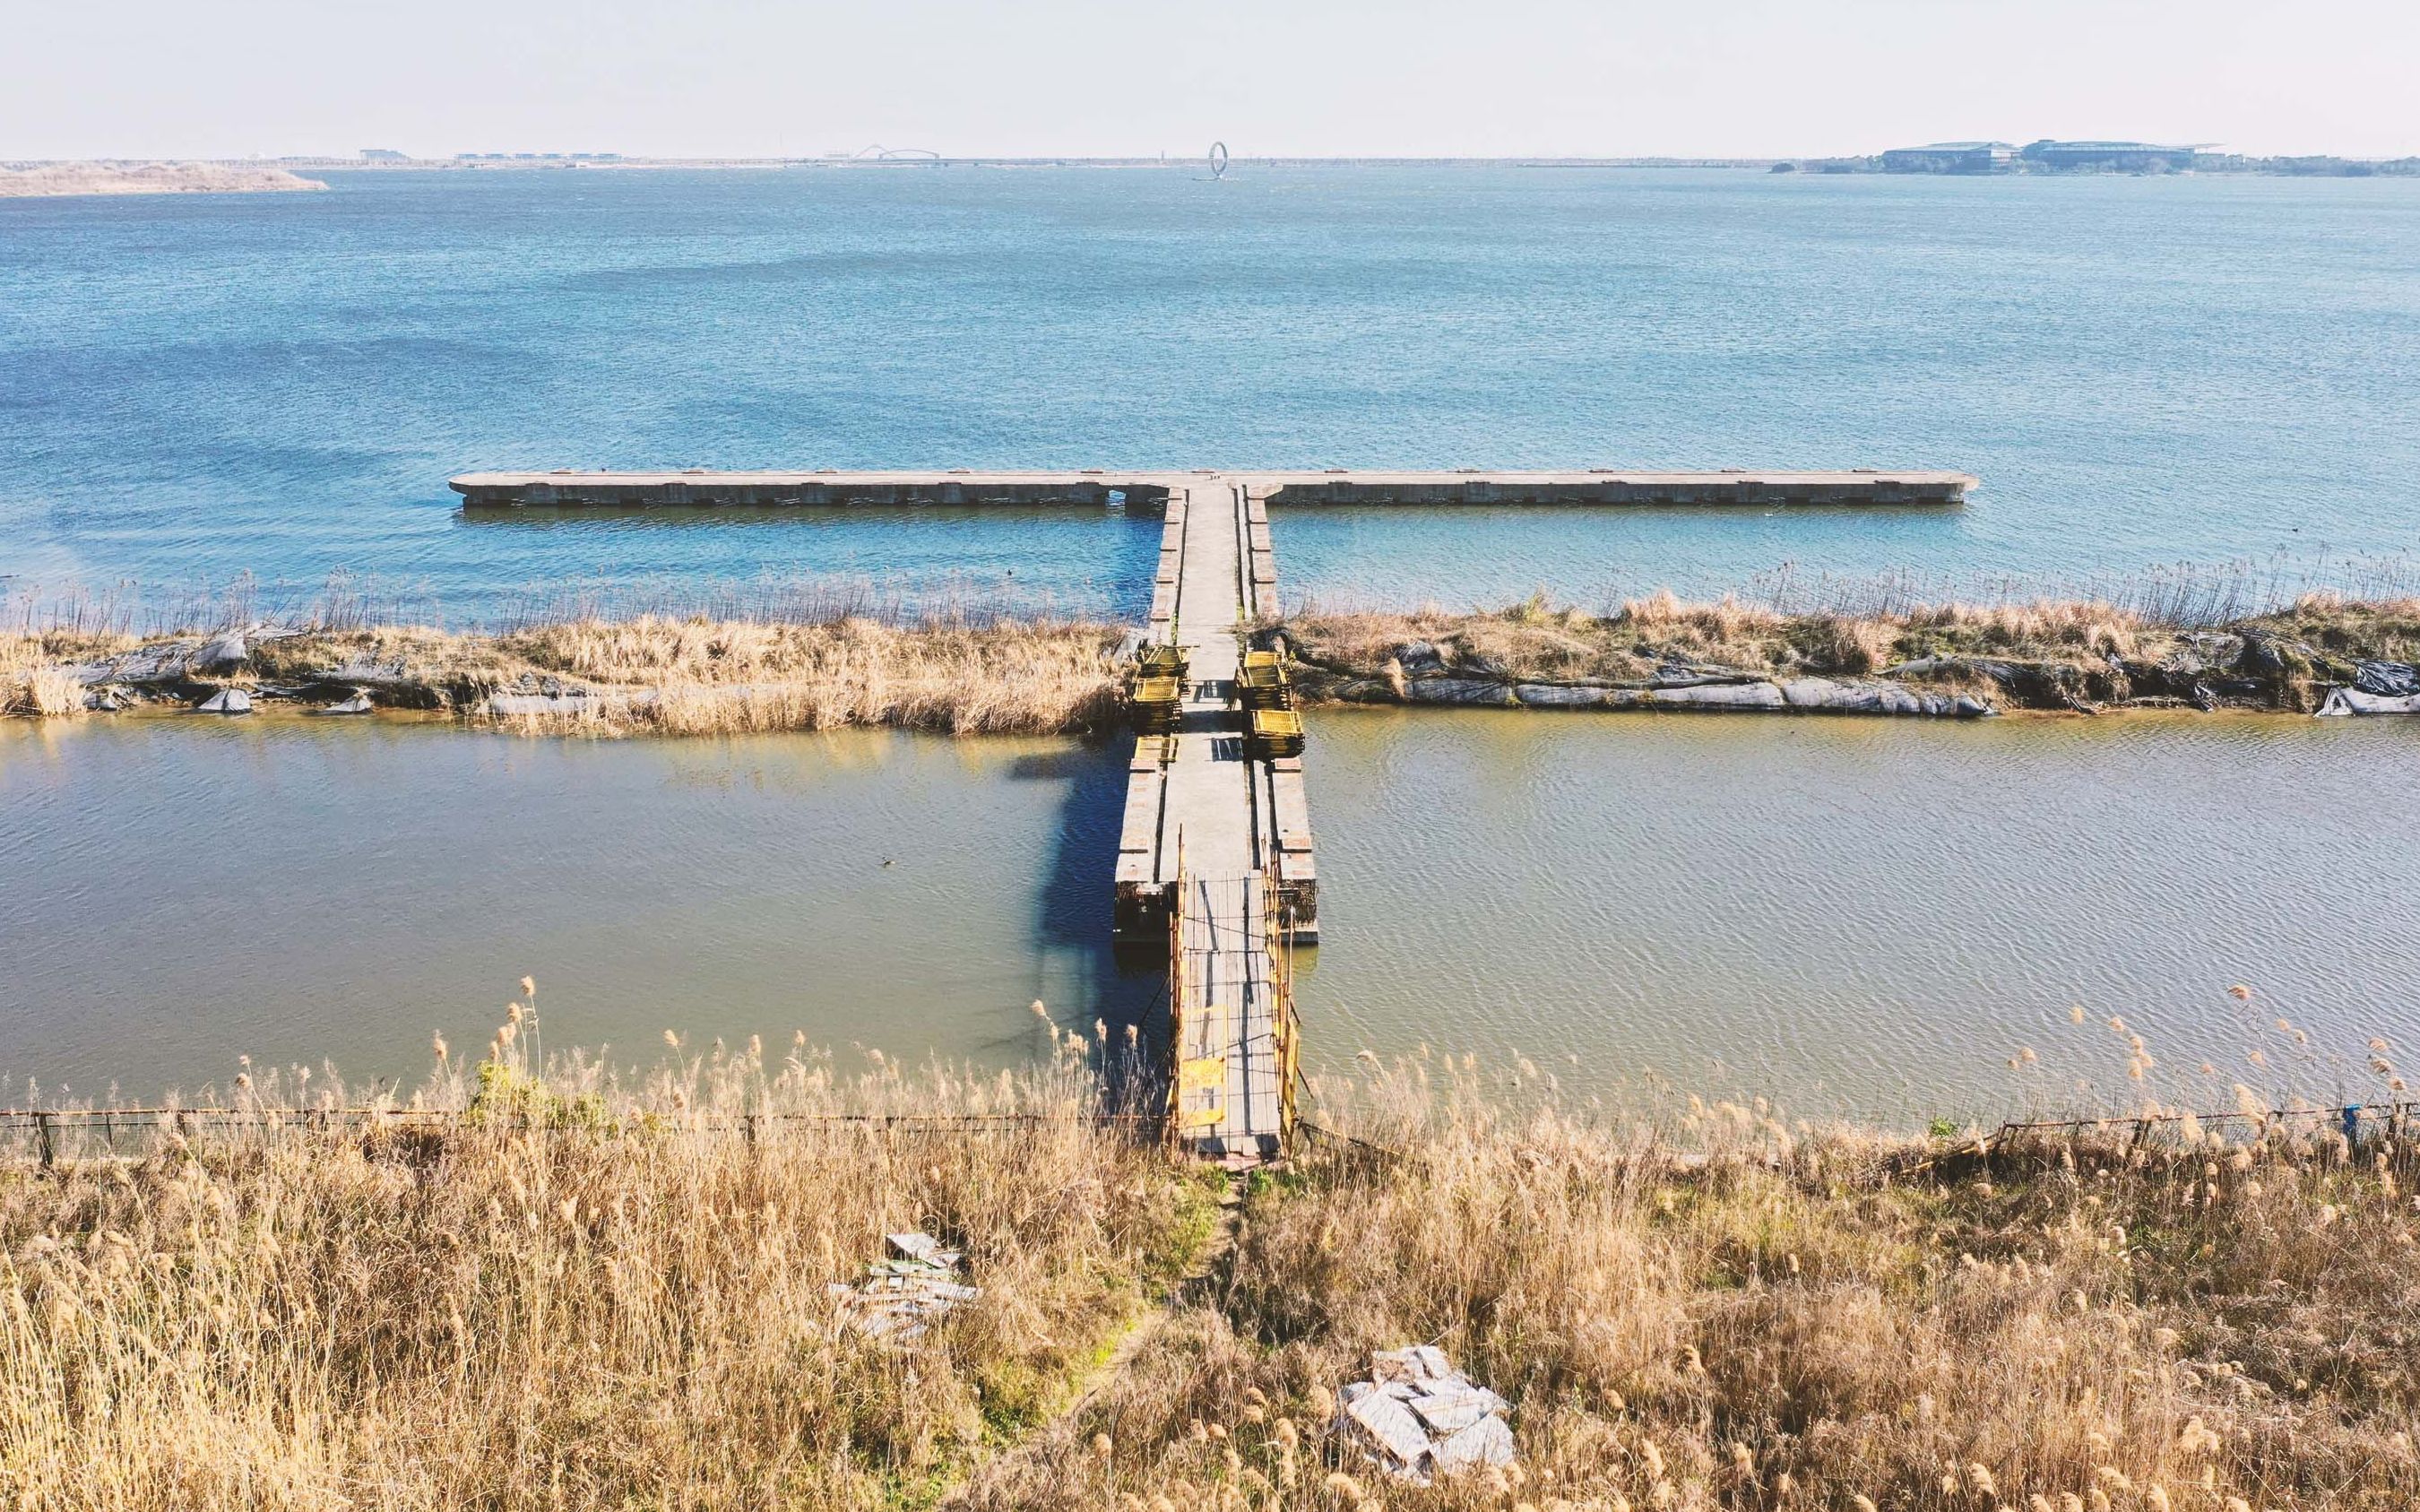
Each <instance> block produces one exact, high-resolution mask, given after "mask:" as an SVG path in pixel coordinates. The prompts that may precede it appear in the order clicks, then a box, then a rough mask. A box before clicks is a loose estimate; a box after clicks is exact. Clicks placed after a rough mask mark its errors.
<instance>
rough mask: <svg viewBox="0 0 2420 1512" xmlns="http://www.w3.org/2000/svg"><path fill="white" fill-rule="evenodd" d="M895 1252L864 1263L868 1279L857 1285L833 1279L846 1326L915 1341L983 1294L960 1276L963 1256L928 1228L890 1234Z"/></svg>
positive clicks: (889, 1339)
mask: <svg viewBox="0 0 2420 1512" xmlns="http://www.w3.org/2000/svg"><path fill="white" fill-rule="evenodd" d="M883 1237H884V1238H885V1239H887V1240H888V1241H889V1242H890V1244H891V1247H892V1249H893V1250H895V1251H897V1252H898V1256H897V1257H894V1258H889V1259H881V1260H876V1261H875V1262H874V1263H873V1264H871V1265H868V1266H867V1267H866V1268H865V1279H864V1280H862V1281H860V1282H858V1283H857V1284H856V1285H854V1286H850V1285H846V1284H844V1283H841V1282H834V1283H832V1285H831V1287H830V1292H831V1295H832V1299H833V1301H834V1302H835V1303H836V1304H838V1305H839V1308H840V1312H841V1316H842V1318H843V1319H844V1320H845V1323H846V1324H847V1326H849V1327H851V1328H854V1329H856V1330H857V1331H858V1332H859V1333H861V1334H862V1335H865V1336H866V1337H868V1338H871V1339H880V1340H882V1341H884V1342H886V1343H889V1344H892V1345H904V1344H908V1343H911V1342H913V1341H915V1340H917V1339H920V1338H922V1337H923V1336H924V1335H925V1333H926V1332H927V1331H928V1330H929V1329H930V1328H931V1326H932V1325H933V1324H934V1323H936V1322H939V1320H940V1319H943V1318H946V1317H948V1316H949V1315H950V1314H951V1313H953V1312H954V1311H956V1310H957V1309H958V1308H959V1307H961V1306H963V1305H965V1304H968V1303H970V1302H972V1301H974V1300H975V1299H976V1298H978V1297H980V1296H982V1295H983V1288H980V1287H972V1286H969V1285H967V1284H966V1283H965V1282H964V1281H963V1280H961V1279H959V1272H958V1265H959V1262H960V1261H961V1260H962V1259H964V1258H965V1257H964V1256H963V1255H962V1254H961V1253H960V1252H959V1251H957V1250H954V1249H944V1248H942V1247H941V1242H940V1241H939V1240H937V1239H935V1238H934V1237H933V1236H932V1235H930V1234H926V1233H921V1232H919V1233H906V1234H886V1235H885V1236H883Z"/></svg>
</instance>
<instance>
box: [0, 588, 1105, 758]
mask: <svg viewBox="0 0 2420 1512" xmlns="http://www.w3.org/2000/svg"><path fill="white" fill-rule="evenodd" d="M1121 634H1122V632H1121V631H1120V630H1118V629H1117V628H1116V627H1113V626H1106V625H1091V624H1085V623H1080V622H1067V621H1029V622H1017V621H1000V622H996V623H987V624H984V625H933V626H907V625H892V624H885V623H882V622H880V621H877V620H874V619H867V618H857V617H846V618H840V619H835V620H830V621H825V622H819V623H814V624H779V623H767V622H758V621H709V620H676V619H664V618H657V617H652V616H643V617H641V618H637V619H632V620H624V621H597V620H580V621H571V622H566V623H562V624H551V625H535V626H532V627H529V628H526V629H520V630H514V631H509V632H504V633H501V634H495V635H480V634H464V633H456V632H448V631H442V630H431V629H423V628H410V627H402V628H379V629H359V630H337V631H305V632H301V633H296V634H283V635H273V636H262V637H255V638H253V639H251V640H248V641H247V643H246V647H245V651H246V655H245V657H244V659H243V661H242V663H241V664H240V666H237V667H234V668H229V669H225V670H213V671H209V672H204V671H199V670H180V669H181V668H182V662H181V660H180V658H182V657H189V656H194V655H195V654H198V653H200V652H201V651H202V650H203V649H204V647H205V646H206V645H207V643H208V639H209V638H206V637H195V636H186V637H179V638H154V639H150V640H141V639H137V638H134V637H128V636H108V635H87V634H80V633H76V632H70V631H53V632H48V633H44V634H32V635H23V634H21V635H16V636H10V637H6V638H0V692H5V695H6V702H7V704H8V707H10V708H12V709H13V710H14V711H16V712H19V713H24V714H41V715H59V714H65V713H71V712H74V711H75V710H76V709H77V708H79V707H80V704H81V694H82V690H83V687H84V681H83V679H81V678H80V677H79V676H78V675H77V674H76V673H75V672H73V671H70V670H69V669H70V668H75V667H88V666H97V665H100V664H103V663H107V664H109V665H111V666H112V667H113V668H123V669H125V670H126V673H127V675H126V676H125V677H124V678H123V679H122V681H121V686H125V687H129V688H131V689H135V690H138V691H146V690H147V691H150V692H154V693H156V694H158V695H159V696H162V697H172V698H174V699H176V700H178V701H179V702H192V701H194V700H195V699H196V698H198V697H206V696H208V693H209V690H210V689H212V688H214V687H221V686H226V687H242V688H245V689H247V690H253V691H256V692H258V691H260V690H269V689H278V690H291V691H292V692H293V694H294V695H295V696H297V697H298V698H300V699H301V700H303V701H305V702H323V703H324V702H333V701H334V700H335V699H338V698H342V697H344V696H345V695H346V694H347V693H349V692H350V691H352V690H353V689H355V688H361V689H364V690H365V691H367V692H368V693H369V695H370V697H371V699H372V700H373V701H374V702H378V703H380V704H384V705H392V706H398V707H406V708H422V709H445V710H454V711H458V712H460V713H463V714H466V715H475V714H477V713H478V711H479V710H480V709H481V708H482V707H483V706H484V705H485V703H486V702H487V700H488V699H489V697H491V696H492V695H496V694H506V695H512V694H520V695H524V696H528V697H531V698H533V699H534V698H537V697H542V696H549V695H551V696H553V697H555V698H556V699H558V700H561V699H564V698H565V696H566V695H569V696H570V702H566V704H565V706H563V707H560V708H547V709H544V710H541V711H538V712H534V713H520V714H516V715H512V716H508V717H504V719H505V722H508V723H512V724H515V725H518V726H520V727H521V728H525V729H530V730H548V731H552V730H574V731H582V732H586V733H624V732H632V731H653V732H659V733H668V734H690V733H716V732H726V731H763V730H827V729H834V728H839V727H842V726H846V725H888V726H898V727H904V728H911V729H924V730H946V731H950V732H954V733H1019V734H1031V733H1059V732H1067V731H1082V730H1089V729H1093V728H1096V727H1098V726H1100V725H1102V724H1105V723H1107V722H1109V721H1111V720H1113V719H1114V718H1115V717H1116V708H1117V698H1118V692H1117V678H1116V673H1115V670H1114V668H1113V667H1112V666H1111V665H1110V662H1109V652H1110V651H1111V650H1112V649H1113V648H1114V647H1115V646H1116V644H1117V642H1118V640H1119V639H1120V636H1121Z"/></svg>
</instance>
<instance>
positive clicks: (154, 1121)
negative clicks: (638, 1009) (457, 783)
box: [0, 1101, 2420, 1169]
mask: <svg viewBox="0 0 2420 1512" xmlns="http://www.w3.org/2000/svg"><path fill="white" fill-rule="evenodd" d="M1052 1125H1078V1126H1085V1127H1091V1128H1096V1129H1103V1130H1113V1131H1117V1132H1120V1133H1122V1134H1126V1135H1128V1136H1129V1137H1132V1138H1135V1139H1137V1140H1146V1141H1149V1140H1157V1139H1159V1138H1160V1137H1161V1136H1162V1134H1164V1132H1165V1129H1166V1125H1167V1117H1166V1115H1165V1114H1164V1113H1163V1112H1158V1111H1149V1112H1132V1111H1120V1110H1112V1109H1098V1110H1094V1111H1092V1112H1076V1113H1064V1112H1056V1113H806V1112H793V1111H768V1112H760V1113H693V1112H687V1111H675V1112H670V1113H665V1112H655V1111H634V1112H629V1113H625V1114H620V1115H608V1116H606V1117H604V1118H602V1119H598V1120H597V1121H595V1122H582V1121H579V1120H566V1119H542V1118H529V1117H525V1116H521V1115H517V1114H513V1113H509V1112H504V1113H499V1112H489V1111H483V1110H477V1109H464V1108H414V1107H390V1106H383V1105H380V1106H368V1107H347V1106H329V1107H240V1108H230V1107H147V1106H138V1107H116V1108H0V1161H15V1162H19V1163H30V1164H33V1165H38V1166H40V1167H42V1168H44V1169H49V1168H53V1167H55V1166H61V1165H74V1164H77V1163H79V1162H84V1161H90V1160H96V1159H101V1160H121V1159H128V1158H139V1157H141V1156H144V1155H147V1154H148V1153H150V1152H151V1151H153V1150H155V1149H157V1148H158V1147H159V1145H160V1144H161V1142H162V1141H163V1138H164V1137H165V1136H166V1135H168V1134H175V1135H177V1136H178V1138H181V1139H184V1140H187V1141H192V1140H194V1139H197V1138H219V1139H223V1140H224V1139H235V1140H244V1139H250V1140H255V1141H259V1140H266V1139H269V1138H272V1137H278V1136H281V1135H297V1134H320V1135H324V1134H340V1133H341V1134H365V1133H371V1132H377V1131H381V1130H398V1131H399V1130H409V1129H442V1130H455V1129H460V1130H489V1131H501V1132H540V1131H546V1130H569V1131H583V1130H584V1131H587V1132H592V1133H606V1134H631V1133H640V1132H646V1133H664V1134H722V1135H732V1134H736V1135H737V1136H739V1137H740V1138H742V1139H743V1140H747V1141H750V1142H753V1141H755V1140H756V1139H758V1138H760V1137H762V1136H764V1135H765V1134H769V1133H772V1132H775V1131H779V1130H783V1129H792V1128H810V1127H819V1128H853V1129H861V1130H865V1131H868V1132H872V1133H880V1134H892V1133H898V1134H967V1133H972V1132H977V1131H987V1130H1002V1129H1017V1128H1041V1127H1046V1126H1052ZM2414 1128H2420V1101H2415V1102H2394V1103H2344V1104H2342V1105H2339V1106H2306V1107H2283V1108H2267V1109H2259V1110H2254V1109H2249V1108H2228V1109H2225V1110H2222V1111H2216V1112H2209V1113H2202V1112H2190V1111H2177V1112H2159V1113H2139V1114H2118V1115H2109V1116H2103V1117H2094V1118H2074V1119H2024V1120H2011V1121H2008V1122H2003V1123H2001V1124H2000V1125H1999V1126H1998V1127H1997V1128H1995V1129H1993V1130H1992V1131H1991V1132H1990V1133H1988V1134H1957V1135H1944V1136H1941V1139H1942V1143H1943V1144H1945V1145H1947V1146H1949V1147H1952V1148H1956V1147H1962V1146H1965V1147H1972V1148H1974V1149H1979V1150H1986V1151H1988V1150H1989V1149H1991V1147H1993V1146H1995V1145H1998V1144H2001V1143H2003V1142H2004V1141H2006V1140H2007V1139H2009V1137H2010V1136H2012V1135H2020V1134H2037V1135H2040V1134H2064V1135H2067V1136H2069V1137H2071V1138H2073V1137H2082V1136H2084V1135H2086V1134H2100V1135H2123V1136H2124V1137H2125V1138H2126V1140H2127V1142H2128V1145H2129V1146H2130V1148H2139V1147H2142V1146H2146V1145H2151V1144H2155V1143H2157V1142H2159V1141H2160V1140H2162V1139H2164V1138H2173V1139H2175V1140H2176V1141H2177V1142H2178V1143H2180V1144H2181V1143H2184V1139H2183V1137H2182V1136H2183V1135H2184V1134H2186V1133H2187V1132H2191V1133H2192V1134H2194V1139H2195V1142H2196V1143H2198V1142H2202V1141H2204V1140H2206V1139H2223V1138H2225V1137H2226V1136H2227V1134H2229V1133H2232V1132H2235V1131H2242V1130H2248V1131H2250V1134H2251V1136H2252V1137H2254V1138H2260V1137H2266V1136H2268V1135H2269V1134H2272V1133H2273V1131H2278V1130H2284V1131H2288V1132H2294V1131H2297V1130H2298V1129H2299V1130H2300V1131H2302V1132H2304V1133H2307V1134H2318V1133H2321V1132H2334V1133H2336V1134H2341V1135H2342V1136H2343V1137H2344V1139H2345V1140H2346V1142H2347V1143H2348V1144H2349V1145H2351V1144H2359V1143H2361V1142H2362V1141H2363V1140H2364V1139H2365V1138H2366V1137H2369V1136H2370V1135H2371V1134H2373V1133H2374V1134H2377V1135H2378V1136H2381V1137H2384V1138H2388V1139H2393V1140H2397V1141H2398V1142H2399V1141H2400V1140H2401V1139H2402V1138H2403V1137H2404V1135H2405V1134H2407V1133H2408V1132H2409V1131H2411V1130H2412V1129H2414ZM1294 1129H1295V1133H1296V1134H1298V1135H1299V1136H1300V1138H1299V1140H1298V1143H1297V1148H1322V1147H1324V1148H1326V1149H1335V1150H1341V1151H1351V1152H1355V1153H1358V1154H1362V1155H1375V1156H1381V1157H1385V1158H1387V1159H1390V1160H1401V1159H1404V1158H1405V1157H1406V1156H1407V1155H1408V1154H1409V1153H1410V1151H1408V1150H1407V1149H1403V1148H1400V1147H1397V1146H1394V1145H1388V1144H1381V1143H1377V1142H1375V1141H1373V1140H1369V1139H1365V1138H1362V1137H1361V1136H1359V1135H1357V1134H1346V1133H1344V1132H1342V1131H1341V1130H1336V1129H1331V1128H1328V1127H1326V1126H1325V1125H1323V1124H1318V1123H1314V1122H1312V1121H1311V1120H1310V1119H1297V1120H1295V1124H1294Z"/></svg>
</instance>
